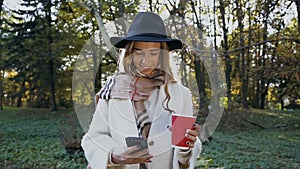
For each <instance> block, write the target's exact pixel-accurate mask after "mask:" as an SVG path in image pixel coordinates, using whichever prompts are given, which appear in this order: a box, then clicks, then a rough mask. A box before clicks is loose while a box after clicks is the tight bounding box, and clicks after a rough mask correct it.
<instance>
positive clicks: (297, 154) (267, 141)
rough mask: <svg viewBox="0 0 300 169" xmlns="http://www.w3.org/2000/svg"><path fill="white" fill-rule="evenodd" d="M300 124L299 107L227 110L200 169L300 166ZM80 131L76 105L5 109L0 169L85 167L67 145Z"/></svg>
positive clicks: (1, 124) (79, 155)
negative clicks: (54, 108) (51, 108)
mask: <svg viewBox="0 0 300 169" xmlns="http://www.w3.org/2000/svg"><path fill="white" fill-rule="evenodd" d="M299 129H300V111H294V112H281V111H270V110H264V111H261V110H247V111H246V110H236V111H234V112H226V113H225V115H224V117H223V118H222V122H221V124H220V125H219V127H218V129H217V130H216V132H215V133H214V134H213V136H212V140H211V141H210V142H206V143H205V144H204V145H203V152H202V154H201V158H200V159H199V160H197V167H196V168H199V169H200V168H214V169H217V168H226V169H227V168H233V169H235V168H263V169H264V168H284V169H285V168H300V132H299V131H300V130H299ZM82 134H83V132H82V130H81V129H80V127H79V125H78V123H77V122H76V116H75V113H74V112H73V111H72V110H61V111H58V112H56V113H50V112H49V111H48V110H45V109H12V108H6V109H5V110H4V111H3V112H1V113H0V152H1V153H0V169H2V168H5V167H8V166H9V167H11V168H34V169H35V168H41V169H44V168H66V169H69V168H82V169H83V168H85V165H86V162H85V159H84V156H83V154H82V152H80V151H77V150H76V151H72V152H69V151H67V150H66V149H65V147H66V145H72V146H73V147H76V144H78V142H79V141H80V138H81V136H82ZM74 144H75V146H74ZM77 146H78V145H77Z"/></svg>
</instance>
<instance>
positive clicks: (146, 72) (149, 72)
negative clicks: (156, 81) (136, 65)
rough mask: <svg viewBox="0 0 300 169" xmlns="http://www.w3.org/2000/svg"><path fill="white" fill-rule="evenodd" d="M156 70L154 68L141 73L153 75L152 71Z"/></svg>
mask: <svg viewBox="0 0 300 169" xmlns="http://www.w3.org/2000/svg"><path fill="white" fill-rule="evenodd" d="M153 70H154V69H152V68H149V69H144V70H142V71H140V72H141V73H142V74H144V75H151V73H152V71H153Z"/></svg>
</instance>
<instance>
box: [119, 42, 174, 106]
mask: <svg viewBox="0 0 300 169" xmlns="http://www.w3.org/2000/svg"><path fill="white" fill-rule="evenodd" d="M160 44H161V45H160V48H161V50H160V56H159V65H158V66H157V70H158V71H159V72H161V73H162V75H163V77H164V84H165V87H164V92H165V94H166V98H165V99H164V100H163V103H162V106H163V107H164V109H166V110H167V111H169V112H174V111H173V110H171V109H170V108H169V102H170V99H171V96H170V93H169V90H168V85H169V84H170V83H176V80H175V78H174V76H173V72H172V69H171V66H170V61H169V59H170V54H169V51H170V50H169V47H168V45H167V43H166V42H160ZM133 46H134V41H130V42H128V44H127V46H126V51H125V55H124V58H123V66H124V70H125V72H127V73H129V74H130V75H132V76H137V75H139V74H140V73H139V72H137V69H136V67H135V65H134V64H133V55H132V54H133Z"/></svg>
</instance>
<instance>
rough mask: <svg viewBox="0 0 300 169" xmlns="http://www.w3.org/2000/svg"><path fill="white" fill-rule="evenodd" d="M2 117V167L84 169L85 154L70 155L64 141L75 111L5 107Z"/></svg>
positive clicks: (0, 159)
mask: <svg viewBox="0 0 300 169" xmlns="http://www.w3.org/2000/svg"><path fill="white" fill-rule="evenodd" d="M0 115H1V119H0V128H1V130H0V152H1V153H0V168H4V167H7V166H11V167H13V168H32V169H33V168H34V169H35V168H66V169H67V168H84V166H85V164H86V163H85V159H84V156H83V154H82V153H81V152H79V151H78V152H75V153H74V154H68V153H67V151H66V150H65V148H64V144H63V142H62V137H63V136H62V133H63V131H65V130H68V129H69V128H68V126H69V124H70V119H73V118H72V117H73V116H74V113H73V111H58V112H56V113H55V114H54V113H50V112H49V111H48V110H46V109H15V108H14V109H10V108H5V109H4V111H3V112H1V113H0ZM70 126H77V128H79V129H80V127H79V125H78V124H76V121H74V123H73V122H72V124H71V125H70Z"/></svg>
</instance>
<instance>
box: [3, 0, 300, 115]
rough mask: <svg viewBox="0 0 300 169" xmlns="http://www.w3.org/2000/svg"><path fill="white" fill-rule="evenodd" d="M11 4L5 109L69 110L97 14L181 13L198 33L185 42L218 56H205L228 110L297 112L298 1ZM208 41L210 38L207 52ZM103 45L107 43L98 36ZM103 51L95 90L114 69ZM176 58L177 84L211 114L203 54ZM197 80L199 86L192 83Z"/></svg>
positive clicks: (48, 0)
mask: <svg viewBox="0 0 300 169" xmlns="http://www.w3.org/2000/svg"><path fill="white" fill-rule="evenodd" d="M11 3H12V2H8V0H0V12H1V16H0V25H1V27H0V35H1V40H0V106H1V107H0V108H2V106H3V105H4V106H15V107H47V108H51V110H53V111H55V110H56V109H57V108H58V107H72V91H71V90H72V74H73V70H74V65H75V62H76V59H77V58H78V55H79V53H80V51H81V49H82V47H83V46H84V44H85V43H86V41H87V40H88V39H89V38H90V37H92V36H94V33H95V32H97V31H98V30H99V23H97V21H99V17H100V19H101V21H102V22H103V24H106V23H108V22H110V21H114V20H116V19H118V18H121V17H123V16H132V15H134V14H136V13H137V12H139V11H153V12H155V13H158V14H161V15H162V16H169V15H172V16H177V17H180V18H182V20H183V21H185V22H187V23H189V25H191V26H192V27H193V28H195V29H196V30H198V31H197V32H194V33H190V34H188V33H189V32H188V28H186V35H185V37H186V40H184V41H185V42H189V44H192V45H193V47H196V48H197V49H201V50H208V51H209V50H213V51H216V52H217V53H218V56H217V57H216V56H213V55H211V56H209V55H208V57H209V59H210V64H212V65H214V64H215V63H216V62H217V60H218V61H219V60H221V61H222V68H223V69H224V72H225V80H226V84H224V85H226V89H227V96H226V98H224V102H226V103H225V104H226V107H227V108H237V107H238V108H239V107H243V108H249V107H253V108H260V109H264V108H277V109H284V108H293V109H295V108H299V104H300V97H299V94H300V83H299V81H300V68H299V66H300V65H299V63H300V35H299V31H300V26H299V22H300V18H299V13H300V1H299V0H290V1H284V0H276V1H271V0H266V1H261V0H256V1H254V0H219V1H216V0H214V1H210V2H206V1H200V0H184V1H174V0H168V1H152V0H141V1H137V0H133V1H130V0H127V1H122V2H120V1H116V0H113V1H109V2H107V1H103V0H95V1H90V0H82V1H77V0H20V1H19V3H20V5H19V6H18V7H17V8H13V7H12V6H11V5H8V4H11ZM97 14H98V18H96V17H95V16H97ZM97 19H98V20H97ZM169 29H171V30H172V31H174V32H176V29H184V28H182V27H181V28H180V27H173V28H172V27H171V28H170V27H169ZM101 33H103V32H100V34H101ZM122 33H123V34H124V32H120V34H122ZM192 36H197V37H198V39H193V38H192ZM100 37H101V35H100ZM189 37H191V38H190V40H189ZM203 37H208V41H206V44H208V45H209V46H208V47H207V46H205V45H204V44H203V42H202V41H201V39H202V38H203ZM98 43H100V45H101V44H104V43H105V42H104V41H103V39H102V40H101V38H100V42H98ZM95 50H100V49H95ZM98 54H99V51H98ZM100 54H101V55H103V56H102V57H103V58H102V59H101V60H100V61H99V60H98V61H97V60H95V63H96V64H97V65H99V66H97V67H94V68H91V69H96V70H95V76H96V77H97V78H96V81H95V83H94V84H95V86H94V87H95V90H99V88H101V85H103V82H104V81H105V79H107V77H108V76H109V75H111V74H112V73H113V72H115V70H116V64H117V56H116V55H115V53H113V52H100ZM177 56H178V60H179V61H181V62H182V64H181V67H180V71H181V72H180V74H181V75H183V76H182V78H181V79H180V80H181V81H182V83H183V84H185V85H188V87H189V88H192V89H196V90H195V91H196V93H194V95H195V96H199V98H200V102H197V101H196V102H195V104H196V105H197V106H198V107H199V109H207V107H208V106H209V104H210V103H209V100H210V99H211V97H212V93H211V88H212V87H213V86H212V85H213V84H211V82H210V80H209V76H208V73H207V71H208V70H206V68H205V63H204V61H203V59H201V57H203V56H202V55H201V54H199V53H198V54H197V53H192V54H191V53H190V52H188V51H182V52H180V53H178V54H177ZM192 79H194V80H195V81H196V83H189V82H191V81H192ZM196 100H197V99H196ZM198 100H199V99H198Z"/></svg>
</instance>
